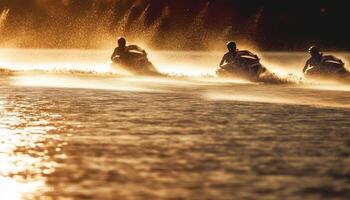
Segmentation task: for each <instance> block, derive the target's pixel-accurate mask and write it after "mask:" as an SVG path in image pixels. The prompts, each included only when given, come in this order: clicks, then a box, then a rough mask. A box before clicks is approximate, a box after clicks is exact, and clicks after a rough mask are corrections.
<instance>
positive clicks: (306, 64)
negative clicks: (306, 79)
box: [303, 60, 310, 73]
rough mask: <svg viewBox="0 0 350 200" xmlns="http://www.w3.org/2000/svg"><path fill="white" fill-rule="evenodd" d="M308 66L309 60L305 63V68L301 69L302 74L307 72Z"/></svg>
mask: <svg viewBox="0 0 350 200" xmlns="http://www.w3.org/2000/svg"><path fill="white" fill-rule="evenodd" d="M309 66H310V63H309V60H308V61H306V63H305V66H304V68H303V73H305V71H306V70H307V68H308V67H309Z"/></svg>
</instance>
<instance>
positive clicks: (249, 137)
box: [0, 50, 350, 200]
mask: <svg viewBox="0 0 350 200" xmlns="http://www.w3.org/2000/svg"><path fill="white" fill-rule="evenodd" d="M13 51H14V50H13ZM30 51H31V50H26V51H20V53H22V54H20V55H22V56H23V57H22V58H23V60H22V59H18V60H19V61H17V62H16V60H15V59H12V60H11V59H10V58H11V55H12V56H14V55H13V54H12V53H11V51H9V50H3V51H2V53H1V54H0V55H2V56H3V55H5V54H6V55H7V56H6V58H7V60H6V59H4V61H3V63H4V64H6V65H4V66H5V67H6V66H7V67H9V68H12V69H14V68H16V67H17V69H19V68H21V69H28V68H29V69H37V68H42V69H50V67H53V68H58V67H68V66H72V64H75V65H74V66H73V67H75V68H77V69H83V70H91V67H93V66H100V69H101V68H103V66H104V65H103V63H104V62H105V59H102V58H101V57H102V56H105V55H108V53H106V52H100V51H96V52H91V51H89V52H82V51H70V52H64V51H58V52H56V54H55V53H54V52H52V51H44V50H42V51H41V52H40V51H37V50H36V51H33V52H34V53H33V52H32V55H31V56H29V53H30ZM18 52H19V51H17V56H18ZM72 52H73V53H72ZM49 54H50V55H51V56H52V57H50V56H48V55H49ZM64 55H66V56H64ZM209 55H210V56H209ZM26 56H27V57H26ZM35 56H37V57H35ZM55 56H58V57H57V59H56V60H55V62H53V61H52V60H53V59H52V58H54V57H55ZM152 56H153V57H156V59H154V60H155V64H159V65H160V69H161V70H163V71H166V70H168V72H171V71H172V70H173V68H169V67H167V66H166V65H165V64H168V66H172V67H174V66H176V63H174V62H173V60H174V59H175V57H174V56H176V54H175V53H171V52H163V53H160V54H159V57H157V55H152ZM177 56H179V57H181V58H186V59H184V61H182V62H181V61H179V70H178V71H181V72H182V71H184V72H186V70H184V69H186V68H190V69H191V70H189V71H191V73H194V74H197V75H198V72H200V73H201V74H208V73H209V74H212V73H213V72H214V71H215V65H216V61H217V60H216V59H213V58H220V54H210V53H203V54H191V53H188V52H187V53H178V55H177ZM191 56H192V57H191ZM39 57H40V58H41V59H40V60H39V59H38V58H39ZM79 57H81V58H80V60H84V59H82V57H83V58H86V59H85V61H86V62H83V61H81V63H80V64H79ZM267 57H268V58H269V59H268V60H269V61H268V62H271V63H275V65H274V66H279V64H283V63H285V64H286V66H282V67H276V68H273V67H272V69H278V70H280V71H281V72H285V73H289V72H298V70H299V69H300V68H299V66H297V63H303V61H304V60H303V59H304V57H303V55H300V54H292V55H290V56H288V55H284V57H283V59H281V56H280V54H268V55H267ZM72 58H74V59H76V60H75V61H76V62H75V61H74V59H72ZM210 58H211V59H210ZM296 58H297V59H296ZM26 59H27V60H26ZM29 59H32V61H29ZM205 59H207V60H208V61H207V62H205V63H207V64H206V65H204V64H203V66H202V65H201V66H198V65H196V63H202V62H203V63H204V61H203V60H205ZM196 60H199V61H196ZM209 60H210V61H209ZM40 62H41V63H40ZM50 62H51V64H52V63H53V64H52V65H51V66H48V64H50ZM162 63H163V65H161V64H162ZM59 64H61V65H59ZM288 64H289V65H288ZM292 66H294V68H293V67H292ZM51 69H52V68H51ZM104 69H105V70H108V68H107V67H106V68H104ZM102 71H103V70H102ZM178 71H176V70H173V71H172V72H174V73H175V72H178ZM101 73H102V72H101ZM349 99H350V88H349V86H348V85H339V84H330V83H308V84H291V85H290V84H289V85H272V84H257V83H249V82H247V81H240V80H218V79H215V78H210V77H209V78H208V77H206V78H200V76H195V77H190V78H145V77H130V76H105V75H103V73H102V74H99V73H97V74H95V75H93V76H82V75H76V74H74V73H72V74H66V73H64V74H59V73H55V74H46V73H35V74H31V73H24V74H23V73H20V74H16V75H13V76H7V75H2V76H0V113H1V115H0V184H1V186H2V188H3V190H2V191H3V192H2V195H1V196H2V198H4V199H40V198H41V199H42V198H47V199H140V200H141V199H142V200H143V199H198V200H203V199H223V200H224V199H349V198H350V181H349V180H350V179H349V177H350V167H349V166H350V158H349V155H350V135H349V134H350V132H349V130H350V120H349V117H350V101H349ZM4 191H6V192H4Z"/></svg>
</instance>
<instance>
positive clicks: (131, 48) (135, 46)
mask: <svg viewBox="0 0 350 200" xmlns="http://www.w3.org/2000/svg"><path fill="white" fill-rule="evenodd" d="M128 50H129V51H132V50H135V51H139V52H142V53H143V54H145V55H147V53H146V51H145V50H144V49H142V48H141V47H139V46H137V45H129V46H128Z"/></svg>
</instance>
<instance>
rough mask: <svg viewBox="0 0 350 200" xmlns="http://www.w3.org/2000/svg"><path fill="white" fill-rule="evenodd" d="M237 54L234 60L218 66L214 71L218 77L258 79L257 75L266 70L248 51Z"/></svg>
mask: <svg viewBox="0 0 350 200" xmlns="http://www.w3.org/2000/svg"><path fill="white" fill-rule="evenodd" d="M246 52H247V53H242V54H238V55H237V56H238V58H237V59H236V61H235V62H230V63H226V64H223V65H221V66H220V69H218V70H217V71H216V74H217V75H218V76H219V77H224V78H230V77H234V78H243V79H247V80H249V81H254V82H255V81H258V79H259V77H260V76H261V75H262V74H263V73H265V72H267V69H266V68H265V67H264V66H262V64H261V63H260V59H259V58H258V57H256V56H253V54H251V53H250V52H248V51H246Z"/></svg>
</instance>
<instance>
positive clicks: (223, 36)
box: [0, 0, 350, 50]
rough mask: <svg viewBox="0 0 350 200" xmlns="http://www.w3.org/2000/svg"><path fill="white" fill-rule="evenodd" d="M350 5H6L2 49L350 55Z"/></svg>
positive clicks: (190, 0) (96, 0)
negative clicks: (127, 43)
mask: <svg viewBox="0 0 350 200" xmlns="http://www.w3.org/2000/svg"><path fill="white" fill-rule="evenodd" d="M347 9H348V7H347V1H339V0H323V1H314V0H304V1H298V0H293V1H292V0H260V1H259V0H255V1H254V0H207V1H206V0H1V1H0V12H1V11H2V15H1V18H0V20H1V21H0V34H1V37H0V45H1V46H19V47H55V48H56V47H77V48H106V47H110V46H112V45H114V40H115V38H116V37H117V36H118V35H125V36H126V37H128V38H130V39H131V40H133V41H142V42H144V43H147V45H148V46H153V47H155V48H173V49H210V48H218V46H219V44H220V45H221V44H222V42H224V41H226V40H231V39H232V40H237V41H244V42H245V43H249V44H250V45H254V46H257V47H258V48H260V49H265V50H281V49H282V50H286V49H292V50H300V49H305V48H306V47H307V46H309V45H311V44H317V45H320V46H322V47H324V48H328V49H332V50H349V48H350V39H349V31H348V30H346V26H347V24H348V22H347V19H348V18H349V14H347V13H348V10H347Z"/></svg>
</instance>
